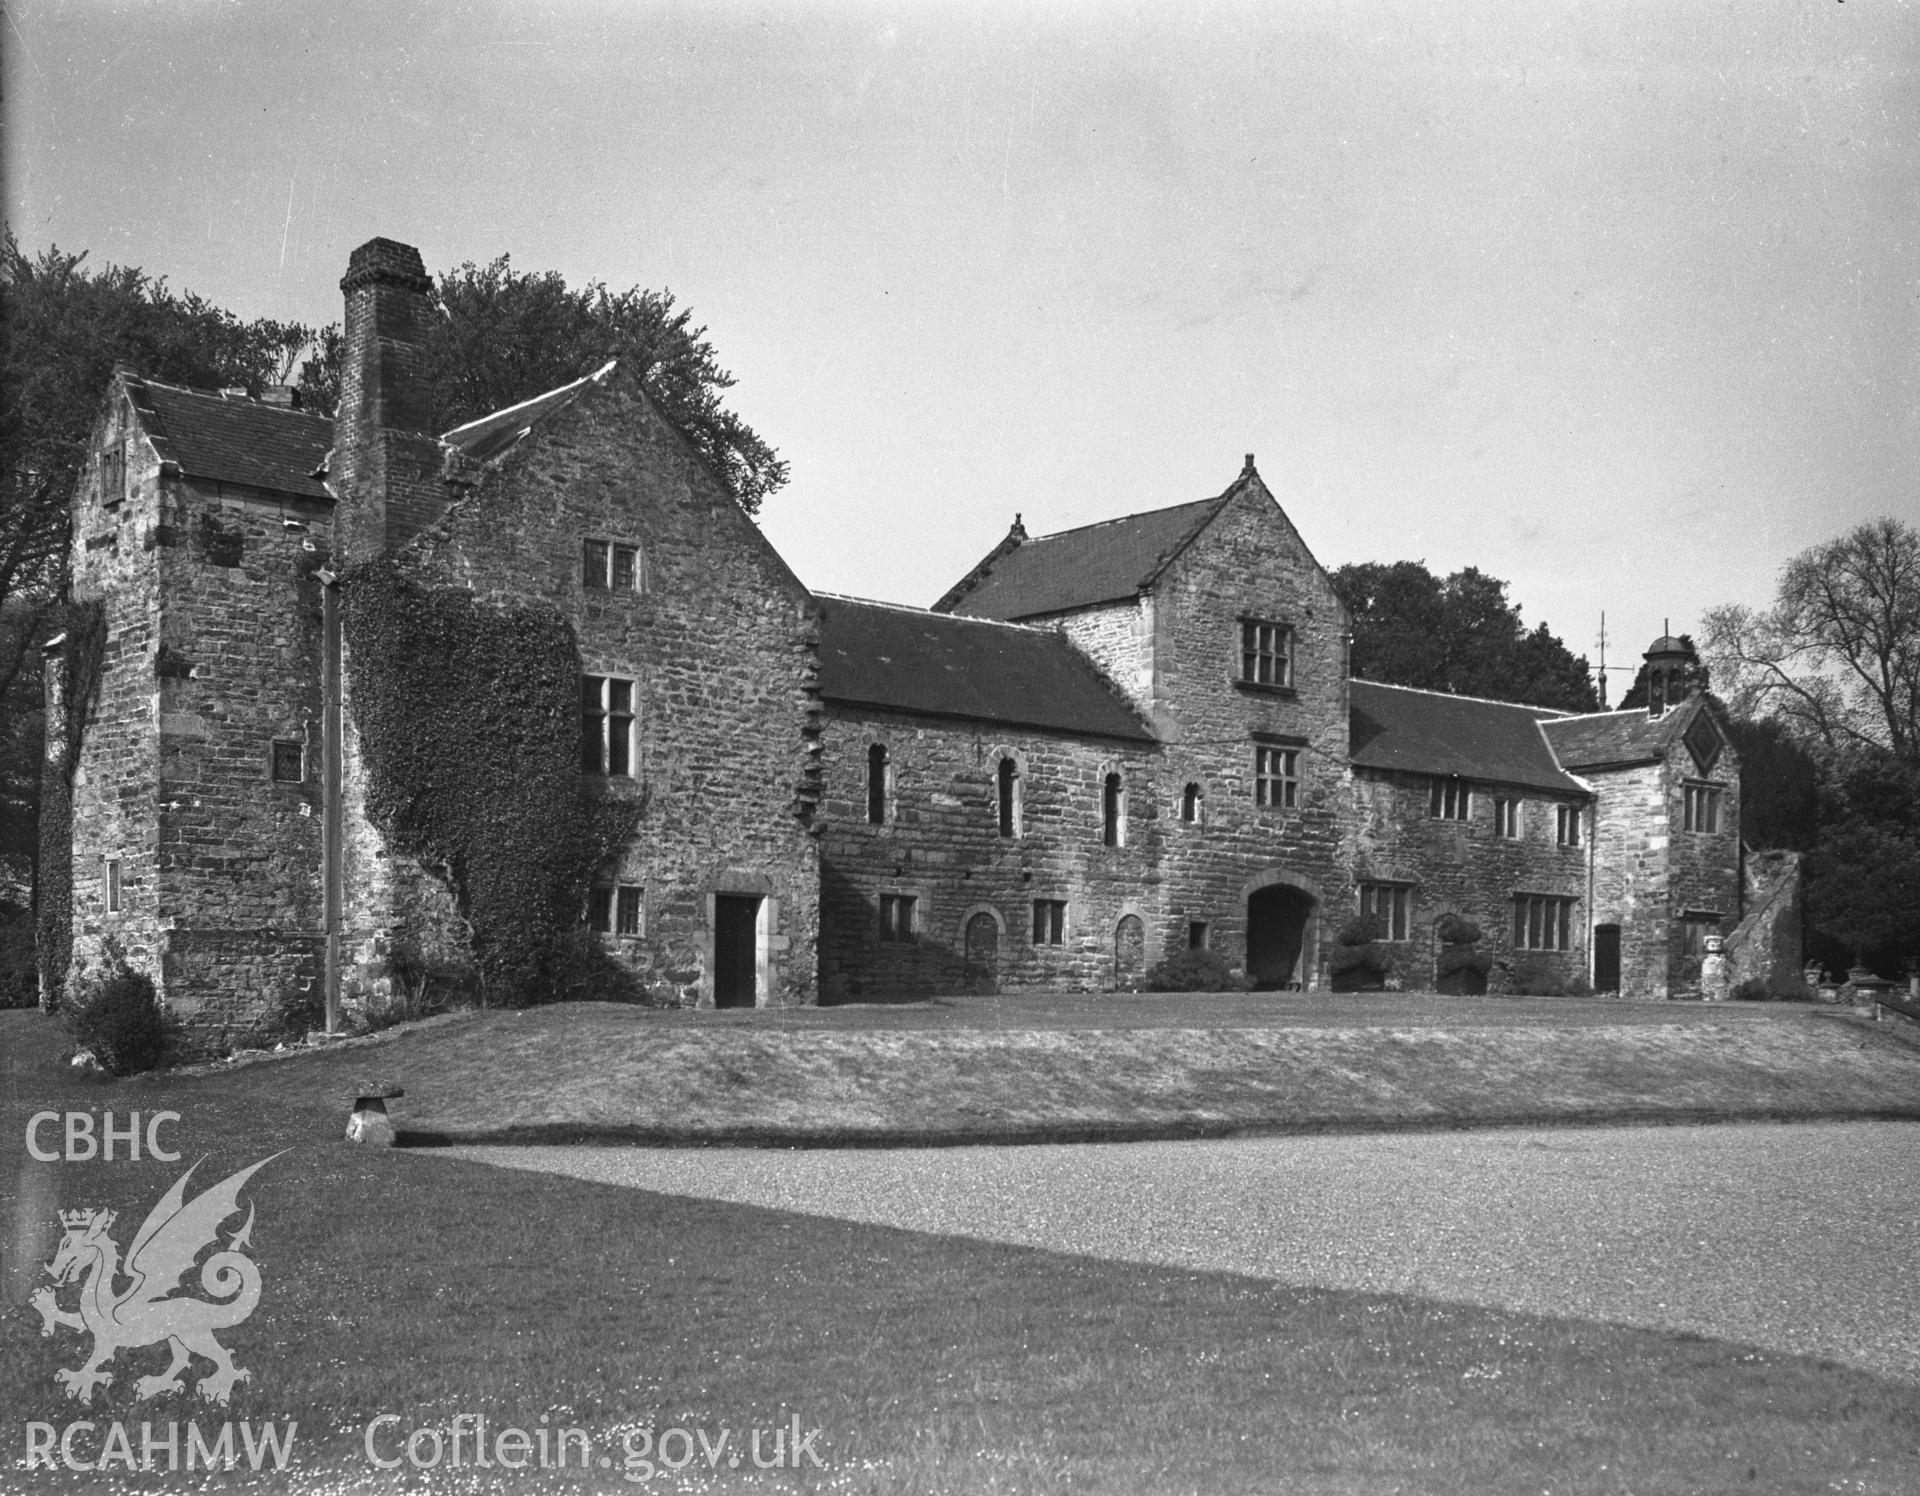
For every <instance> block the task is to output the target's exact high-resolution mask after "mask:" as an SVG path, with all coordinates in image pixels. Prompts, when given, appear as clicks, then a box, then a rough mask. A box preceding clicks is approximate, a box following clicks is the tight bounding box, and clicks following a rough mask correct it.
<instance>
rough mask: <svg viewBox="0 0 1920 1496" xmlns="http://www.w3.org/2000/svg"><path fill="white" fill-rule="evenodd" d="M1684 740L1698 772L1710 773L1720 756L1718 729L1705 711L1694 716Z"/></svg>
mask: <svg viewBox="0 0 1920 1496" xmlns="http://www.w3.org/2000/svg"><path fill="white" fill-rule="evenodd" d="M1685 742H1686V745H1687V752H1689V753H1691V754H1692V755H1693V761H1694V763H1696V764H1698V765H1699V766H1700V772H1701V773H1702V774H1710V773H1712V772H1713V766H1714V764H1715V763H1716V762H1717V761H1718V760H1719V757H1720V729H1719V728H1717V727H1715V726H1714V725H1713V719H1712V718H1711V717H1709V716H1708V715H1707V714H1706V713H1705V712H1701V713H1700V714H1699V715H1698V716H1696V717H1695V718H1694V719H1693V725H1692V726H1691V727H1689V728H1688V729H1687V736H1686V738H1685Z"/></svg>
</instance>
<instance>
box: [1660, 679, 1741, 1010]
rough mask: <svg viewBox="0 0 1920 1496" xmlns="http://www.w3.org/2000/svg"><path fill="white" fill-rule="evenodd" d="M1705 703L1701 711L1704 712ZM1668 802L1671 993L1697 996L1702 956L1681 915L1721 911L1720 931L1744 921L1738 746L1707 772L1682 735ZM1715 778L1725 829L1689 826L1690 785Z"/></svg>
mask: <svg viewBox="0 0 1920 1496" xmlns="http://www.w3.org/2000/svg"><path fill="white" fill-rule="evenodd" d="M1705 709H1706V708H1705V706H1704V705H1699V706H1696V708H1695V710H1701V711H1704V710H1705ZM1665 771H1666V773H1665V785H1664V791H1665V802H1666V807H1665V808H1666V813H1667V825H1668V827H1669V832H1668V834H1669V836H1670V838H1671V842H1670V849H1671V850H1670V852H1669V854H1668V857H1667V873H1666V877H1667V882H1666V895H1667V900H1668V908H1669V910H1670V911H1671V917H1672V918H1671V928H1670V932H1669V937H1668V947H1667V990H1668V992H1669V994H1670V995H1672V996H1675V997H1678V996H1682V995H1686V996H1697V995H1698V991H1699V986H1700V958H1699V957H1698V956H1689V955H1687V954H1686V952H1685V950H1684V949H1683V942H1682V939H1681V935H1682V930H1681V920H1682V919H1683V917H1684V916H1685V915H1687V914H1688V913H1689V912H1697V913H1705V914H1714V915H1717V916H1719V918H1718V922H1717V925H1716V927H1715V928H1716V930H1717V932H1718V933H1719V934H1721V935H1731V934H1732V933H1733V931H1734V927H1735V926H1736V925H1738V924H1739V923H1740V919H1741V916H1742V914H1743V913H1744V912H1745V910H1744V900H1743V897H1742V889H1741V886H1740V764H1739V760H1738V759H1737V758H1736V757H1735V754H1734V750H1733V745H1732V744H1731V743H1726V744H1724V745H1723V746H1722V747H1721V750H1720V755H1719V757H1718V758H1717V759H1716V760H1715V762H1714V765H1713V769H1712V772H1711V773H1709V774H1707V775H1705V776H1702V775H1701V774H1700V771H1699V768H1698V766H1697V765H1696V764H1695V763H1694V760H1693V755H1692V754H1691V753H1689V752H1688V751H1687V748H1686V745H1685V744H1684V743H1683V742H1681V741H1680V740H1679V738H1678V737H1677V736H1676V738H1675V740H1674V742H1673V744H1672V746H1671V747H1670V748H1669V749H1668V752H1667V761H1666V764H1665ZM1690 782H1691V783H1694V784H1700V783H1713V784H1717V785H1719V786H1720V787H1721V790H1720V820H1719V824H1720V829H1719V830H1718V831H1688V830H1687V829H1686V786H1687V784H1688V783H1690Z"/></svg>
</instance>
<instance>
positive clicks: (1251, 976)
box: [1247, 883, 1319, 992]
mask: <svg viewBox="0 0 1920 1496" xmlns="http://www.w3.org/2000/svg"><path fill="white" fill-rule="evenodd" d="M1318 905H1319V901H1318V900H1317V899H1315V898H1314V896H1313V895H1312V894H1310V893H1308V892H1307V891H1306V890H1305V889H1304V888H1298V887H1296V886H1294V885H1293V884H1291V883H1269V884H1266V885H1265V886H1263V887H1260V888H1256V889H1254V890H1253V891H1252V892H1250V893H1249V894H1248V895H1247V984H1248V985H1249V986H1250V987H1252V988H1253V989H1254V991H1256V992H1276V991H1281V990H1284V989H1287V988H1296V989H1297V988H1301V987H1304V986H1306V984H1307V975H1308V966H1309V964H1310V961H1311V952H1310V951H1309V949H1308V945H1309V942H1308V936H1309V933H1310V928H1309V927H1310V924H1311V922H1312V919H1313V912H1314V910H1315V909H1316V908H1317V907H1318Z"/></svg>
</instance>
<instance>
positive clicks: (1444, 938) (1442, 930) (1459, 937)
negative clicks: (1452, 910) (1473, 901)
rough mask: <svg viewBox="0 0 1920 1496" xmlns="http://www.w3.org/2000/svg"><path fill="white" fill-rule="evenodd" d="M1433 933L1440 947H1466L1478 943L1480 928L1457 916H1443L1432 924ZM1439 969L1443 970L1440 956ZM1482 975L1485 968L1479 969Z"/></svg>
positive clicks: (1443, 963)
mask: <svg viewBox="0 0 1920 1496" xmlns="http://www.w3.org/2000/svg"><path fill="white" fill-rule="evenodd" d="M1433 933H1434V934H1435V935H1436V936H1437V937H1438V938H1439V941H1440V943H1441V944H1442V945H1457V946H1468V945H1478V944H1479V943H1480V927H1479V926H1478V925H1476V924H1475V923H1474V922H1473V921H1472V920H1470V919H1465V918H1463V917H1462V916H1460V915H1458V914H1443V915H1441V916H1440V918H1438V919H1437V920H1435V921H1434V922H1433ZM1441 969H1442V970H1445V969H1446V965H1445V957H1444V953H1443V955H1442V963H1441ZM1480 969H1481V971H1482V972H1483V973H1484V972H1485V970H1486V968H1485V967H1484V966H1483V967H1481V968H1480Z"/></svg>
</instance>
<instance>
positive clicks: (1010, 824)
mask: <svg viewBox="0 0 1920 1496" xmlns="http://www.w3.org/2000/svg"><path fill="white" fill-rule="evenodd" d="M1000 834H1001V835H1002V836H1005V837H1014V836H1018V835H1019V834H1020V766H1019V765H1018V764H1016V763H1015V762H1014V761H1013V760H1012V759H1010V758H1003V759H1001V760H1000Z"/></svg>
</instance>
